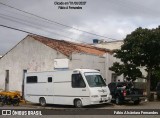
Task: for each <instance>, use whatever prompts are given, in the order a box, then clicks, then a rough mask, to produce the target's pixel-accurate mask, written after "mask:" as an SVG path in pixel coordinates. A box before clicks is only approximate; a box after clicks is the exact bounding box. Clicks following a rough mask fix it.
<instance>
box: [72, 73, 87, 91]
mask: <svg viewBox="0 0 160 118" xmlns="http://www.w3.org/2000/svg"><path fill="white" fill-rule="evenodd" d="M72 87H73V88H85V87H86V85H85V82H84V80H83V78H82V75H81V74H72Z"/></svg>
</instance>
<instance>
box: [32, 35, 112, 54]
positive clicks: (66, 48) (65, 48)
mask: <svg viewBox="0 0 160 118" xmlns="http://www.w3.org/2000/svg"><path fill="white" fill-rule="evenodd" d="M29 36H30V37H32V38H34V39H35V40H37V41H40V42H41V43H43V44H45V45H47V46H49V47H50V48H52V49H55V50H57V51H59V52H61V53H62V54H64V55H66V56H70V55H71V54H72V53H87V54H93V55H98V56H103V55H104V54H105V53H107V52H108V53H111V51H110V50H106V49H102V48H97V47H94V46H90V45H87V44H79V43H73V42H69V41H64V40H56V39H51V38H47V37H42V36H37V35H29Z"/></svg>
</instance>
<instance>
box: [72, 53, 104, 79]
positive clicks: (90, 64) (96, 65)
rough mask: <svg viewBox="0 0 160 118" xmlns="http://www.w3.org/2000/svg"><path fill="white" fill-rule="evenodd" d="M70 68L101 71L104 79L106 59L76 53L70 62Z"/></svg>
mask: <svg viewBox="0 0 160 118" xmlns="http://www.w3.org/2000/svg"><path fill="white" fill-rule="evenodd" d="M69 66H70V68H71V69H75V68H86V69H99V70H100V73H101V74H102V76H103V77H104V78H106V76H105V73H106V71H105V57H103V56H102V57H99V56H95V55H89V54H83V53H76V54H72V56H71V61H70V65H69Z"/></svg>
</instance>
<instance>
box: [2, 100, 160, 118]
mask: <svg viewBox="0 0 160 118" xmlns="http://www.w3.org/2000/svg"><path fill="white" fill-rule="evenodd" d="M0 109H60V110H62V109H69V110H72V109H73V110H75V108H74V107H72V106H62V105H47V106H46V107H41V106H39V105H38V104H21V105H20V106H17V107H14V106H3V107H0ZM84 109H85V110H87V109H105V110H106V112H107V109H160V102H158V101H154V102H142V103H141V104H140V105H133V104H132V103H126V104H125V105H115V104H105V105H94V106H87V107H84V108H82V109H79V110H84ZM120 116H121V118H128V117H130V118H135V117H141V118H159V116H158V115H157V116H155V115H142V116H141V115H120ZM3 117H4V118H5V117H9V116H2V118H3ZM19 117H22V116H19ZM19 117H17V116H14V117H12V118H19ZM23 117H24V118H25V117H29V118H32V117H33V116H23ZM44 117H45V118H50V117H53V116H52V115H48V116H38V118H44ZM56 117H57V118H66V117H67V118H70V117H72V118H82V117H83V118H96V117H97V115H87V116H84V115H72V116H71V115H65V116H64V115H58V116H57V115H54V118H56ZM98 117H99V118H109V117H111V118H118V117H119V116H118V115H98ZM34 118H35V116H34Z"/></svg>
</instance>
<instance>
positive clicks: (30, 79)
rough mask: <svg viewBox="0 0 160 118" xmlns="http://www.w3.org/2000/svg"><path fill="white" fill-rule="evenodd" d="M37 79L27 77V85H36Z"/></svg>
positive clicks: (35, 77)
mask: <svg viewBox="0 0 160 118" xmlns="http://www.w3.org/2000/svg"><path fill="white" fill-rule="evenodd" d="M37 81H38V79H37V76H28V77H27V83H37Z"/></svg>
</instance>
